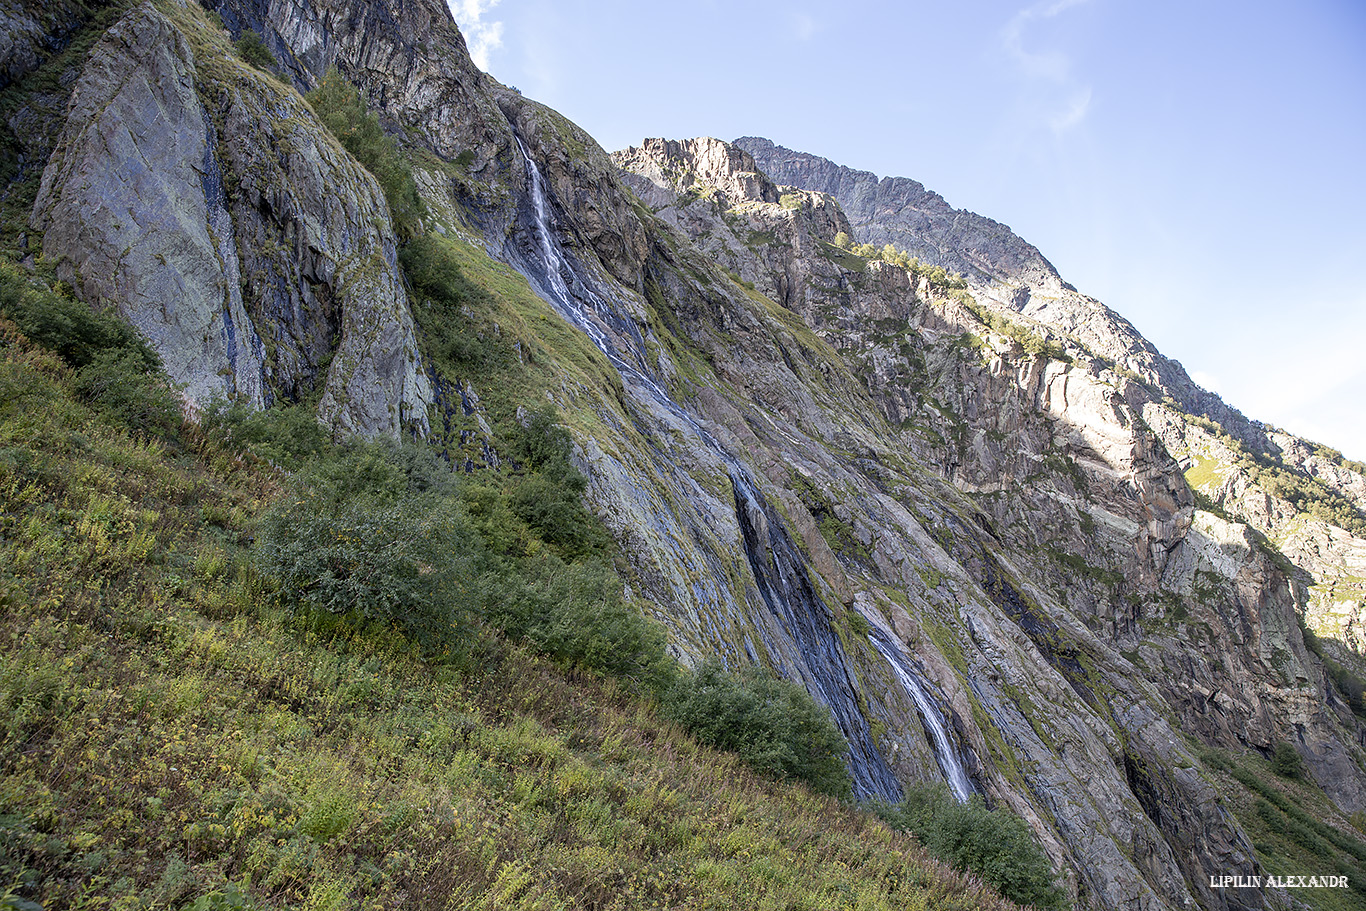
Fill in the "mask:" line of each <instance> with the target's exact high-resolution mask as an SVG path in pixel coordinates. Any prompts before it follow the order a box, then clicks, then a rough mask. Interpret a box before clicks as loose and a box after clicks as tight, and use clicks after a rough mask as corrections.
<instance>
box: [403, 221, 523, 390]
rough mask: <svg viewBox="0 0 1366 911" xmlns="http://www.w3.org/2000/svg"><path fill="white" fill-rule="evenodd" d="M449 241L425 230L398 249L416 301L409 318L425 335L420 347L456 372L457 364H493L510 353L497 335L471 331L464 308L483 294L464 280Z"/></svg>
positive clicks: (478, 301) (469, 365)
mask: <svg viewBox="0 0 1366 911" xmlns="http://www.w3.org/2000/svg"><path fill="white" fill-rule="evenodd" d="M450 243H451V242H450V241H449V240H447V239H446V238H444V237H441V236H440V235H438V234H425V235H423V236H422V237H419V238H416V239H414V240H412V241H410V242H409V243H408V244H406V245H405V246H404V248H403V249H402V250H400V251H399V262H400V264H402V266H403V271H404V272H405V273H406V274H407V276H408V281H409V282H410V283H411V284H412V286H413V290H414V291H415V292H416V296H417V298H418V301H419V304H420V306H418V307H415V308H414V316H416V317H417V321H418V325H419V326H421V328H422V332H423V334H424V335H425V336H426V341H427V344H426V345H425V346H424V347H425V351H426V353H427V355H428V356H429V357H431V358H432V359H433V360H435V361H436V363H437V364H438V365H439V366H441V367H443V368H445V369H447V370H451V369H454V372H457V373H458V372H459V369H460V368H479V367H489V366H494V365H495V364H498V363H501V362H503V361H504V360H506V359H508V355H509V353H510V352H508V351H507V346H506V344H500V340H499V339H497V338H496V337H494V338H483V337H481V336H480V335H479V334H478V333H477V332H476V331H473V330H472V327H471V326H470V321H469V318H468V316H467V315H466V312H465V311H466V309H467V308H468V307H469V306H470V305H472V304H475V303H480V302H482V301H483V300H484V299H486V298H487V297H488V292H487V291H485V290H484V289H483V288H481V287H479V286H478V285H476V284H474V283H473V282H471V281H470V280H469V279H467V278H465V275H464V273H462V272H461V271H460V267H459V265H457V264H456V260H455V256H454V254H453V253H452V252H451V248H450Z"/></svg>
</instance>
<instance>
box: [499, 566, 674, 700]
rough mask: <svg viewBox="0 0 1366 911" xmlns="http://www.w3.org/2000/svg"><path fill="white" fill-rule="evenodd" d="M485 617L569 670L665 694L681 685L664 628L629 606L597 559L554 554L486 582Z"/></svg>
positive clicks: (614, 579) (502, 568) (618, 582)
mask: <svg viewBox="0 0 1366 911" xmlns="http://www.w3.org/2000/svg"><path fill="white" fill-rule="evenodd" d="M480 597H481V603H482V605H483V614H484V616H485V618H486V619H488V620H489V622H491V623H492V624H493V625H495V626H497V627H498V628H499V629H501V630H503V632H504V633H506V634H507V635H508V636H511V637H513V638H516V639H522V640H524V641H526V642H528V643H529V644H530V645H532V646H533V647H534V648H535V649H536V650H537V651H539V652H541V653H542V654H544V655H546V656H548V657H550V658H553V659H555V660H556V661H558V662H560V663H561V664H563V665H567V666H570V667H578V668H582V669H584V670H589V671H593V672H595V673H602V674H609V675H611V676H613V677H617V678H619V679H623V680H632V681H636V682H637V683H639V684H641V685H643V686H644V687H645V688H646V689H648V690H651V691H655V692H658V691H661V690H663V689H664V688H666V687H667V685H668V683H669V682H670V681H671V680H672V679H673V674H674V664H673V660H672V659H671V658H670V657H669V656H668V654H667V653H666V652H665V650H664V633H663V631H662V629H661V628H660V627H659V626H658V625H657V624H655V623H653V622H651V621H650V620H649V619H648V618H646V617H644V616H643V615H642V614H640V612H639V611H637V610H635V609H634V608H633V607H632V606H631V605H629V604H627V603H626V602H625V601H623V600H622V589H621V580H620V579H619V578H618V577H617V575H616V574H615V573H614V572H613V571H612V569H611V567H610V566H608V565H607V564H605V563H602V562H600V561H597V560H588V561H580V562H577V563H566V562H564V561H563V560H561V559H560V558H558V557H556V556H554V555H553V554H543V555H542V556H540V557H538V558H535V559H530V560H526V561H523V562H522V563H521V564H520V565H519V566H517V567H516V568H513V567H509V566H508V565H506V564H500V565H496V566H495V567H494V568H493V569H492V570H491V571H488V572H486V573H484V574H483V575H482V576H481V577H480Z"/></svg>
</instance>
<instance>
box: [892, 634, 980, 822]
mask: <svg viewBox="0 0 1366 911" xmlns="http://www.w3.org/2000/svg"><path fill="white" fill-rule="evenodd" d="M868 638H869V640H870V641H871V642H872V643H873V647H874V648H876V649H877V650H878V651H879V652H881V653H882V657H884V658H886V659H887V663H888V664H890V665H891V666H892V670H893V671H894V672H895V673H896V676H897V679H898V680H900V681H901V685H902V687H903V688H904V689H905V690H906V692H907V693H909V694H910V696H911V698H912V699H913V700H915V706H916V708H917V709H919V710H920V718H921V720H922V721H923V722H924V724H925V728H926V730H928V731H929V734H930V740H931V745H932V746H933V747H934V756H935V759H936V760H938V762H939V769H940V771H941V772H943V773H944V778H945V779H946V780H947V781H948V783H949V788H950V789H951V790H952V791H953V796H955V797H957V798H958V801H959V802H960V803H962V802H965V801H966V800H967V799H968V797H969V796H971V795H972V793H973V791H974V790H975V789H974V788H973V786H972V781H971V780H970V779H969V778H968V773H967V770H966V769H964V768H963V760H962V758H961V757H960V756H959V755H958V751H957V750H956V749H955V748H954V746H953V744H952V742H950V740H949V735H948V732H947V731H946V730H945V729H944V721H943V716H942V714H941V713H940V711H939V709H938V708H937V707H936V706H935V705H934V703H932V702H931V701H930V697H929V694H928V693H926V692H925V686H924V684H923V683H922V682H921V680H920V675H919V674H917V673H916V672H915V670H914V669H913V668H912V667H911V665H910V661H908V660H907V658H906V655H905V654H904V653H903V652H902V651H901V648H900V647H899V646H898V645H897V644H896V642H894V641H893V640H892V638H891V637H890V636H888V635H887V633H885V632H883V631H882V630H881V629H879V628H878V627H876V626H875V627H873V631H872V633H871V634H870V635H869V637H868Z"/></svg>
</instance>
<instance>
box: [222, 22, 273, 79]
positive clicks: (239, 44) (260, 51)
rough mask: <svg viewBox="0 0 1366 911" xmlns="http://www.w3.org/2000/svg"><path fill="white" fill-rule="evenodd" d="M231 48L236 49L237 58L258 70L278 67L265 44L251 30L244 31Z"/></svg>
mask: <svg viewBox="0 0 1366 911" xmlns="http://www.w3.org/2000/svg"><path fill="white" fill-rule="evenodd" d="M232 46H233V47H234V48H236V49H237V54H238V56H240V57H241V58H242V59H243V60H245V61H246V62H247V63H250V64H251V65H252V66H254V67H256V68H257V69H258V70H273V69H275V68H276V67H277V66H279V63H277V62H276V60H275V55H274V54H272V53H271V52H270V48H268V47H266V42H265V41H264V40H263V39H262V38H261V36H260V35H259V34H257V33H256V32H254V31H252V30H251V29H246V30H244V31H243V32H242V35H241V37H239V38H238V39H237V40H236V41H234V42H233V43H232Z"/></svg>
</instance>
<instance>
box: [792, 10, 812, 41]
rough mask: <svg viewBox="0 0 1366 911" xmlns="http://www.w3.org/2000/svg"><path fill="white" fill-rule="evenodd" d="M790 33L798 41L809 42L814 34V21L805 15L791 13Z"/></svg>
mask: <svg viewBox="0 0 1366 911" xmlns="http://www.w3.org/2000/svg"><path fill="white" fill-rule="evenodd" d="M792 33H793V35H795V36H796V38H797V40H798V41H810V40H811V38H812V36H814V35H815V34H816V20H815V19H813V18H812V17H811V16H810V15H808V14H807V13H793V14H792Z"/></svg>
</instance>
